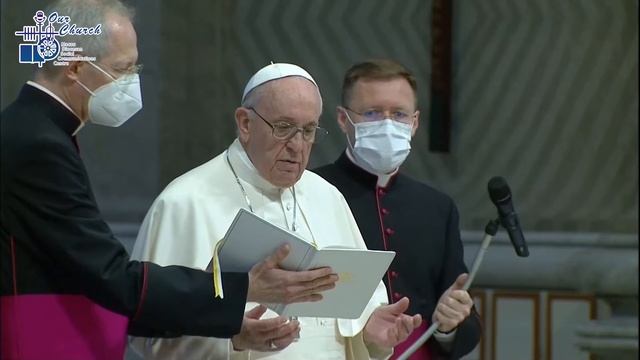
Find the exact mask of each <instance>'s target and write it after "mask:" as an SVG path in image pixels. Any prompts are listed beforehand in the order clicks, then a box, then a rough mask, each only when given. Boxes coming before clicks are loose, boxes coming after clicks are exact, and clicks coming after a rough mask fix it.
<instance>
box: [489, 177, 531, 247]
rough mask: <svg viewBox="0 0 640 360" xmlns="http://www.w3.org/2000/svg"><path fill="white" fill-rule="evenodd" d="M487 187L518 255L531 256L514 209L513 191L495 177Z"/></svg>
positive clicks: (502, 180)
mask: <svg viewBox="0 0 640 360" xmlns="http://www.w3.org/2000/svg"><path fill="white" fill-rule="evenodd" d="M487 187H488V188H489V197H491V201H493V203H494V204H495V205H496V207H497V208H498V215H499V217H500V223H502V226H504V228H505V229H507V232H508V233H509V238H510V239H511V243H512V244H513V247H514V249H515V250H516V254H518V256H521V257H527V256H529V249H527V244H526V243H525V241H524V235H523V234H522V228H521V227H520V221H519V220H518V214H516V211H515V210H514V209H513V201H512V199H511V189H509V185H507V181H506V180H505V179H504V178H502V177H500V176H494V177H492V178H491V180H489V184H488V185H487Z"/></svg>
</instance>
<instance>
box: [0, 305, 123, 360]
mask: <svg viewBox="0 0 640 360" xmlns="http://www.w3.org/2000/svg"><path fill="white" fill-rule="evenodd" d="M128 324H129V319H128V318H127V317H126V316H124V315H120V314H117V313H114V312H112V311H110V310H107V309H105V308H103V307H102V306H100V305H98V304H96V303H94V302H93V301H91V300H90V299H88V298H87V297H85V296H83V295H50V294H41V295H37V294H32V295H17V296H0V325H1V327H0V334H2V336H1V340H0V342H1V346H0V358H2V359H20V360H31V359H34V360H35V359H38V360H39V359H66V360H74V359H78V360H80V359H81V360H89V359H96V360H97V359H100V360H102V359H104V360H113V359H122V358H123V357H124V351H125V346H126V341H127V326H128Z"/></svg>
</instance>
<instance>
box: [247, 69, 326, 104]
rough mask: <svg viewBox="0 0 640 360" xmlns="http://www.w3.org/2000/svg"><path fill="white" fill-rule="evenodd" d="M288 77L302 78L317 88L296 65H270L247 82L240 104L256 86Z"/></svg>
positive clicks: (309, 77) (311, 79) (308, 75)
mask: <svg viewBox="0 0 640 360" xmlns="http://www.w3.org/2000/svg"><path fill="white" fill-rule="evenodd" d="M288 76H302V77H303V78H305V79H307V80H309V81H311V82H312V83H313V85H315V86H316V88H317V87H318V84H316V81H315V80H313V78H312V77H311V75H310V74H309V73H308V72H307V71H306V70H305V69H303V68H301V67H300V66H298V65H293V64H287V63H276V64H274V63H271V64H269V65H267V66H265V67H263V68H262V69H260V70H258V72H257V73H255V74H254V75H253V76H252V77H251V79H249V82H247V86H245V87H244V93H243V94H242V102H244V99H245V98H246V97H247V95H248V94H249V93H250V92H251V90H253V89H255V88H257V87H258V86H260V85H262V84H264V83H266V82H268V81H271V80H277V79H282V78H285V77H288Z"/></svg>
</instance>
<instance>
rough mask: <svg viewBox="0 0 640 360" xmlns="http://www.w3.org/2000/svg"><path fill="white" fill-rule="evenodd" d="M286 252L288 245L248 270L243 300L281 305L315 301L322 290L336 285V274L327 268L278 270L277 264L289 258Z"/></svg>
mask: <svg viewBox="0 0 640 360" xmlns="http://www.w3.org/2000/svg"><path fill="white" fill-rule="evenodd" d="M289 250H290V248H289V245H283V246H282V247H280V248H279V249H278V250H277V251H276V252H275V253H274V254H273V255H271V256H269V257H268V258H267V259H266V260H264V261H263V262H261V263H259V264H256V265H255V266H254V267H253V268H252V269H251V271H250V272H249V291H248V294H247V301H253V302H257V303H282V304H290V303H297V302H306V301H319V300H321V299H322V295H321V294H320V293H321V292H322V291H325V290H329V289H333V288H334V287H335V286H336V281H338V275H336V274H333V270H331V268H328V267H323V268H318V269H314V270H308V271H287V270H283V269H281V268H280V266H279V264H280V263H281V262H282V261H283V260H284V259H285V258H286V257H287V255H289Z"/></svg>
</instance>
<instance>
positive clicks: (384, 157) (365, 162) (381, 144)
mask: <svg viewBox="0 0 640 360" xmlns="http://www.w3.org/2000/svg"><path fill="white" fill-rule="evenodd" d="M345 114H347V119H348V120H349V122H350V123H351V124H352V125H353V127H354V129H355V144H353V145H352V146H351V148H352V150H353V156H354V158H355V160H356V162H358V163H359V164H360V165H362V166H363V167H364V168H365V170H368V171H372V172H373V173H375V174H388V173H390V172H392V171H394V170H395V169H397V168H398V167H399V166H400V165H402V163H403V162H404V160H405V159H406V158H407V156H408V155H409V152H410V151H411V131H412V130H413V126H412V125H411V124H404V123H401V122H398V121H394V120H392V119H384V120H380V121H371V122H360V123H357V124H356V123H354V122H353V121H351V118H350V117H349V114H348V113H346V112H345ZM347 140H349V137H348V136H347ZM349 145H351V142H349Z"/></svg>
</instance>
